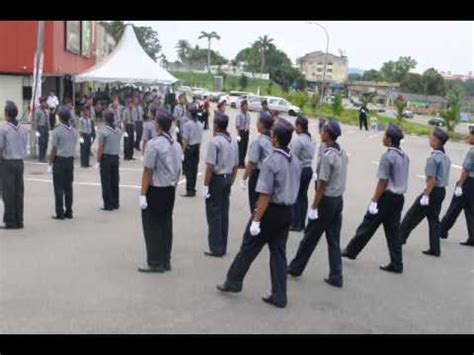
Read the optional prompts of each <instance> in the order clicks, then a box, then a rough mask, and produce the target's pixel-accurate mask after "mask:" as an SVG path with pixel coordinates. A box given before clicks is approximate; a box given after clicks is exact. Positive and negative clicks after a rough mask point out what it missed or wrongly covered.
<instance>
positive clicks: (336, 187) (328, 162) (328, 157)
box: [318, 147, 349, 197]
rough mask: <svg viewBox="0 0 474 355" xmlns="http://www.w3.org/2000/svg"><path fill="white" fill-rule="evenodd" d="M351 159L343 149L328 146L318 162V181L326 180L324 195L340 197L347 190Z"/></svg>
mask: <svg viewBox="0 0 474 355" xmlns="http://www.w3.org/2000/svg"><path fill="white" fill-rule="evenodd" d="M348 164H349V159H348V157H347V154H346V152H345V151H344V150H343V149H336V148H334V147H326V148H325V150H324V153H323V155H322V157H321V160H320V161H319V162H318V181H326V183H327V185H326V190H325V191H324V196H328V197H339V196H342V195H343V194H344V191H345V190H346V181H347V165H348Z"/></svg>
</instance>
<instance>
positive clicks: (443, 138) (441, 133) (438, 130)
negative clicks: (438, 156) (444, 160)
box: [433, 127, 449, 144]
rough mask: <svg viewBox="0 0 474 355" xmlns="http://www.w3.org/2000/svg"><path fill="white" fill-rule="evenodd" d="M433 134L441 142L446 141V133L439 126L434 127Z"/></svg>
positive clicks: (447, 136)
mask: <svg viewBox="0 0 474 355" xmlns="http://www.w3.org/2000/svg"><path fill="white" fill-rule="evenodd" d="M433 136H435V137H436V138H438V139H439V140H440V141H441V143H442V144H444V143H446V142H447V141H448V139H449V135H448V133H447V132H446V131H444V130H443V129H441V128H439V127H435V129H434V131H433Z"/></svg>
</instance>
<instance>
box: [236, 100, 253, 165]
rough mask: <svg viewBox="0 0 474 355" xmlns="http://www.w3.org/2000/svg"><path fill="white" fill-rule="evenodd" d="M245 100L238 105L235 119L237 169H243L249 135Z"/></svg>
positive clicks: (247, 107)
mask: <svg viewBox="0 0 474 355" xmlns="http://www.w3.org/2000/svg"><path fill="white" fill-rule="evenodd" d="M248 111H249V105H248V102H247V100H242V102H241V103H240V113H239V114H238V115H237V117H236V118H235V126H236V129H237V136H238V138H237V140H238V142H239V168H242V169H244V168H245V156H246V155H247V148H248V145H249V134H250V114H249V112H248Z"/></svg>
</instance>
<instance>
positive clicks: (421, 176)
mask: <svg viewBox="0 0 474 355" xmlns="http://www.w3.org/2000/svg"><path fill="white" fill-rule="evenodd" d="M416 177H417V178H420V179H423V180H424V179H426V176H425V175H416Z"/></svg>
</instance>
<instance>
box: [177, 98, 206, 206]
mask: <svg viewBox="0 0 474 355" xmlns="http://www.w3.org/2000/svg"><path fill="white" fill-rule="evenodd" d="M188 112H189V114H190V116H191V117H190V119H189V120H187V121H186V122H185V123H184V125H183V131H182V132H181V134H182V139H183V152H184V162H183V165H184V173H185V174H186V194H185V195H182V196H183V197H194V196H196V179H197V173H198V166H199V152H200V147H201V142H202V132H203V129H202V124H201V123H200V122H198V120H197V119H198V116H197V114H198V106H197V104H191V105H189V106H188Z"/></svg>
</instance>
